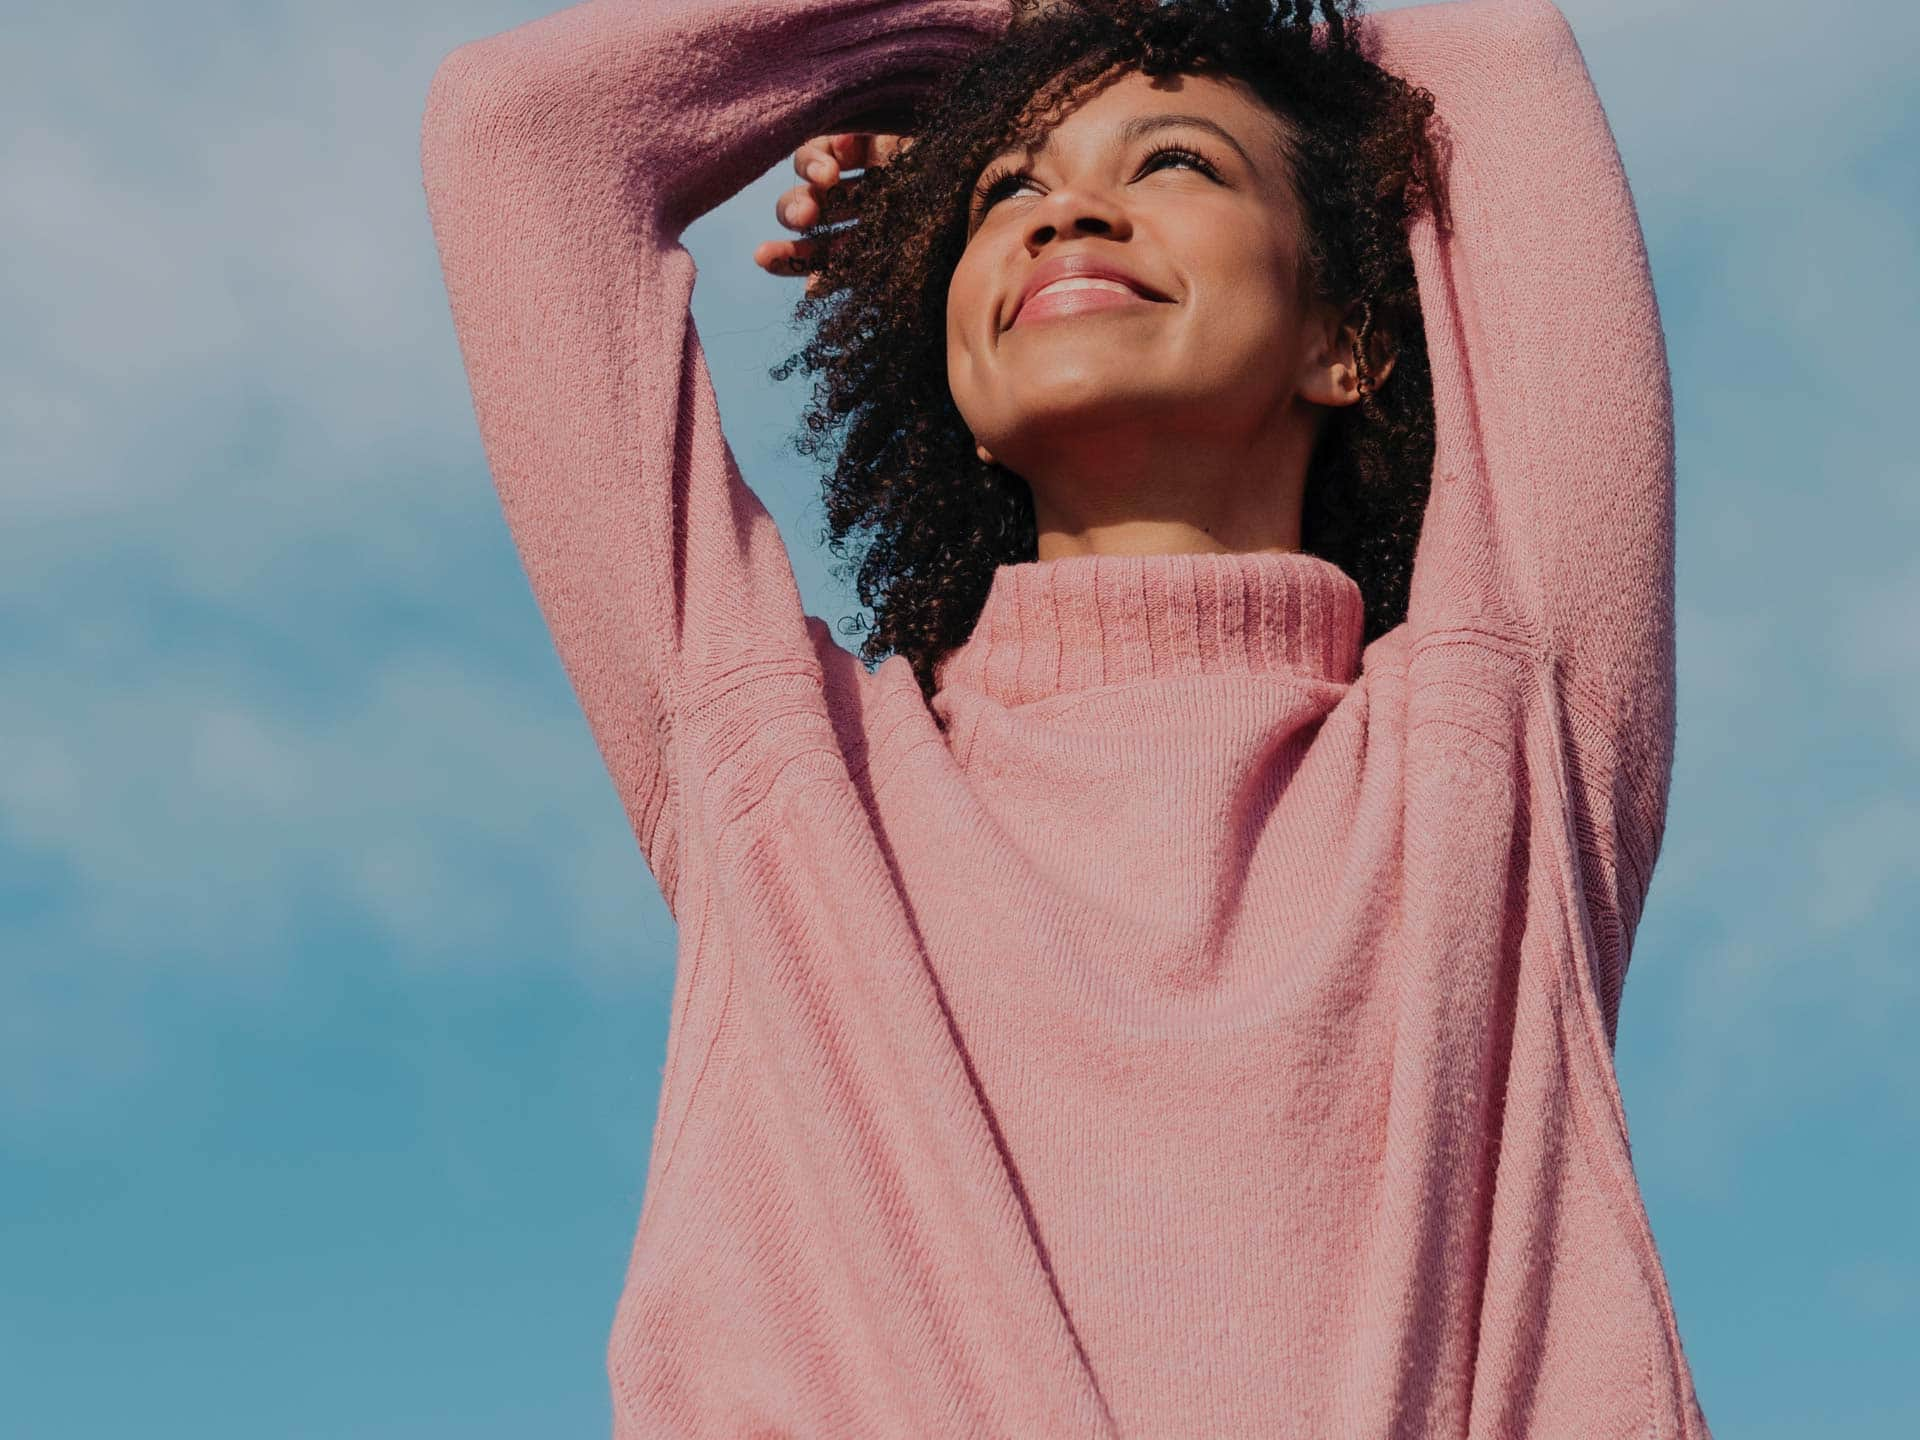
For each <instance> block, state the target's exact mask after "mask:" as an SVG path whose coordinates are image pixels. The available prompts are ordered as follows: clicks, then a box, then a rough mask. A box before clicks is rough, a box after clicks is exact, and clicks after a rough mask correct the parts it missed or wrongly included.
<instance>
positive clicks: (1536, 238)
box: [1373, 0, 1674, 1033]
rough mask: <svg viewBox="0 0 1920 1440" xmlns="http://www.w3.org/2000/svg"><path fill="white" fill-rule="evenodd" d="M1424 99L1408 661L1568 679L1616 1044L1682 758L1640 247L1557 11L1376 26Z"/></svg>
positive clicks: (1667, 464) (1665, 485)
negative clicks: (1429, 101) (1422, 320)
mask: <svg viewBox="0 0 1920 1440" xmlns="http://www.w3.org/2000/svg"><path fill="white" fill-rule="evenodd" d="M1373 23H1374V25H1375V27H1376V44H1377V46H1378V52H1377V54H1376V56H1375V58H1376V60H1377V61H1378V63H1379V64H1381V65H1382V66H1383V67H1384V68H1386V69H1387V70H1390V71H1392V72H1393V73H1395V74H1398V75H1400V76H1402V77H1403V78H1405V79H1406V80H1408V81H1409V82H1410V83H1412V84H1414V85H1418V86H1424V87H1425V88H1426V89H1428V90H1429V91H1431V92H1432V94H1433V96H1434V101H1435V108H1436V110H1437V112H1438V115H1439V118H1440V121H1441V128H1440V133H1441V152H1442V153H1441V157H1440V165H1441V170H1442V172H1443V177H1444V180H1445V187H1446V190H1447V192H1448V194H1447V199H1448V204H1449V212H1450V221H1451V228H1450V229H1448V230H1446V231H1444V233H1439V234H1436V231H1435V230H1434V229H1433V227H1428V228H1427V229H1426V231H1425V232H1424V235H1423V234H1421V233H1419V232H1417V233H1416V237H1415V241H1416V251H1415V260H1416V268H1417V269H1418V270H1419V271H1420V272H1421V276H1420V280H1421V301H1422V309H1423V310H1424V312H1425V316H1426V325H1427V338H1428V349H1429V353H1430V355H1431V357H1432V359H1433V362H1434V363H1433V371H1434V405H1435V412H1436V419H1437V421H1438V429H1439V434H1438V445H1437V453H1436V456H1435V464H1434V482H1433V491H1432V495H1431V497H1430V500H1429V503H1428V510H1427V519H1426V523H1425V526H1424V528H1423V530H1422V533H1421V539H1420V547H1419V553H1418V555H1417V557H1416V560H1415V565H1414V580H1413V594H1412V599H1411V602H1410V607H1409V619H1410V620H1411V622H1412V629H1413V631H1414V634H1415V639H1416V643H1418V640H1419V638H1420V637H1422V636H1425V635H1435V636H1441V635H1444V634H1445V632H1449V631H1451V632H1454V633H1455V634H1456V635H1460V636H1463V637H1465V638H1471V637H1475V636H1488V637H1492V638H1493V639H1494V640H1495V641H1496V643H1500V642H1505V643H1512V644H1517V645H1519V646H1520V647H1521V648H1522V649H1524V650H1525V651H1528V652H1530V653H1532V654H1533V655H1535V656H1536V657H1538V658H1541V659H1543V660H1545V661H1546V662H1547V664H1548V666H1549V668H1550V672H1551V673H1552V674H1553V675H1554V677H1555V688H1556V690H1557V694H1558V699H1557V704H1558V708H1559V710H1560V713H1561V723H1562V727H1563V738H1564V746H1563V754H1564V755H1565V762H1566V767H1567V779H1568V784H1567V789H1568V790H1569V791H1570V792H1571V794H1570V801H1571V808H1572V810H1573V812H1574V814H1573V824H1574V830H1575V833H1576V838H1577V841H1578V845H1579V849H1580V855H1579V863H1580V865H1581V869H1582V872H1583V874H1582V880H1583V888H1584V890H1585V892H1586V895H1585V900H1586V907H1587V911H1588V916H1589V919H1590V920H1591V922H1592V925H1593V929H1594V938H1595V943H1596V949H1597V950H1598V952H1599V969H1600V974H1599V975H1598V976H1597V977H1596V981H1597V984H1598V987H1599V989H1600V992H1601V993H1600V999H1601V1003H1602V1007H1603V1010H1604V1013H1605V1015H1606V1019H1607V1025H1608V1029H1609V1033H1611V1031H1612V1028H1613V1025H1614V1021H1615V1017H1616V1014H1617V1007H1618V1003H1619V992H1620V986H1621V982H1622V979H1623V976H1624V972H1625V968H1626V955H1627V951H1628V948H1629V946H1630V943H1631V937H1632V935H1633V931H1634V928H1635V926H1636V924H1637V922H1638V919H1639V914H1640V910H1641V906H1642V903H1643V901H1644V898H1645V894H1646V890H1647V886H1648V883H1649V881H1650V879H1651V876H1652V870H1653V863H1654V859H1655V856H1656V854H1657V852H1658V850H1659V846H1660V840H1661V835H1662V831H1663V829H1664V825H1665V816H1666V802H1667V788H1668V782H1669V776H1670V770H1671V763H1672V753H1673V737H1674V629H1673V594H1674V566H1673V548H1674V496H1673V480H1674V451H1673V406H1672V394H1671V389H1670V380H1669V375H1668V369H1667V358H1666V349H1665V341H1664V338H1663V336H1662V334H1661V327H1660V316H1659V311H1658V308H1657V306H1656V303H1655V299H1654V292H1653V282H1652V276H1651V274H1650V271H1649V267H1648V263H1647V253H1646V243H1645V239H1644V237H1643V235H1642V233H1641V229H1640V223H1639V219H1638V216H1637V214H1636V211H1635V208H1634V203H1633V199H1632V196H1631V194H1630V192H1629V190H1628V188H1627V180H1626V175H1625V172H1624V169H1623V167H1622V164H1621V160H1620V154H1619V150H1618V148H1617V147H1616V145H1615V142H1614V139H1613V135H1612V132H1611V129H1610V128H1609V126H1608V123H1607V119H1606V116H1605V114H1604V112H1603V111H1602V109H1601V105H1600V99H1599V96H1598V95H1597V94H1596V92H1595V90H1594V86H1593V82H1592V80H1591V78H1590V77H1589V74H1588V72H1587V67H1586V63H1585V61H1584V59H1583V58H1582V56H1581V53H1580V48H1579V46H1578V44H1577V43H1576V42H1575V40H1574V36H1573V32H1572V30H1571V29H1570V28H1569V26H1568V24H1567V21H1566V19H1565V17H1564V16H1563V15H1562V14H1561V13H1560V11H1559V10H1558V9H1557V8H1555V6H1554V5H1553V4H1552V3H1550V0H1465V3H1460V4H1446V5H1424V6H1419V7H1415V8H1412V9H1406V10H1398V11H1393V12H1391V13H1387V14H1384V15H1380V16H1377V17H1373Z"/></svg>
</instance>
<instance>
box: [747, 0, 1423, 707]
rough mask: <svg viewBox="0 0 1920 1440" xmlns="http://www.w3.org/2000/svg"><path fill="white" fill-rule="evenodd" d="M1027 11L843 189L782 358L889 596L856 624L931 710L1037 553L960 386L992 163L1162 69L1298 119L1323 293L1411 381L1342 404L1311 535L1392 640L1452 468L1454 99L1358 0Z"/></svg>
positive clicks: (1020, 506) (1043, 3) (1310, 489)
mask: <svg viewBox="0 0 1920 1440" xmlns="http://www.w3.org/2000/svg"><path fill="white" fill-rule="evenodd" d="M1014 4H1015V14H1014V18H1013V23H1012V24H1011V25H1010V26H1009V28H1008V30H1007V32H1006V34H1005V35H1004V36H1003V37H1001V38H1000V39H999V40H998V41H996V42H995V43H993V44H992V45H990V46H988V47H986V48H984V49H982V50H980V51H977V52H975V53H974V54H973V55H972V56H971V57H970V59H969V60H968V61H967V62H966V63H965V64H964V65H963V66H961V67H960V68H959V69H958V70H957V71H955V72H954V73H952V74H950V75H949V76H948V77H947V78H946V81H945V83H944V85H943V86H942V88H941V89H940V90H939V91H938V92H937V93H933V94H926V95H922V96H921V97H919V98H918V99H916V100H913V101H909V102H905V103H904V104H903V106H902V107H901V108H900V109H899V110H898V111H897V114H896V117H895V121H894V133H898V134H901V135H903V136H907V137H910V140H911V143H910V144H908V145H906V146H905V147H903V148H902V149H900V150H899V151H898V153H897V154H895V155H894V156H893V157H892V158H891V159H890V160H889V161H888V162H887V163H886V164H885V165H873V166H869V167H868V169H867V170H866V171H865V172H864V173H863V174H862V175H861V177H860V179H859V183H858V186H857V188H856V187H851V186H848V185H847V183H846V182H845V181H842V182H841V184H840V185H839V186H836V188H835V194H833V195H830V196H829V203H828V205H827V206H826V207H824V213H823V215H822V218H821V220H820V221H819V223H817V224H816V225H814V226H813V227H811V228H810V229H809V230H808V231H807V232H806V234H807V238H809V239H812V240H815V241H816V242H818V243H816V244H815V246H814V249H813V253H812V255H811V257H810V258H809V259H808V260H807V261H806V262H804V268H805V270H806V271H807V272H808V273H813V274H816V275H817V276H819V279H818V280H817V281H816V282H815V283H814V285H813V287H812V288H810V290H809V292H808V294H807V295H806V296H805V297H803V298H802V299H801V301H800V302H799V306H798V308H797V310H796V312H795V319H796V321H797V322H799V323H800V324H802V325H804V324H807V323H809V322H811V323H812V324H813V326H814V329H813V332H812V337H811V338H810V339H809V340H808V341H807V343H806V344H805V345H804V346H803V347H802V348H801V349H800V350H799V351H797V352H795V353H794V354H793V355H790V356H789V357H788V358H787V359H786V360H785V361H783V362H782V363H781V364H779V365H776V366H775V367H774V368H773V370H772V371H771V373H772V375H773V378H775V379H776V380H784V379H786V378H787V377H788V376H789V375H790V374H792V372H793V370H794V369H795V367H796V366H803V367H804V368H805V369H806V370H807V371H808V372H809V373H810V374H813V375H815V376H816V379H815V383H814V391H813V396H812V399H811V401H810V403H809V405H808V407H807V409H806V411H805V413H804V415H803V419H802V428H801V430H800V431H799V432H798V433H797V434H796V435H795V437H794V445H795V447H796V448H797V449H798V450H799V451H800V452H801V453H802V454H805V455H808V456H810V457H814V458H816V459H819V458H822V457H823V456H825V457H826V458H828V459H829V460H830V462H831V466H832V473H831V475H830V476H829V478H828V480H827V482H826V488H825V501H826V516H827V525H826V529H825V530H824V531H823V533H822V535H821V540H822V542H823V543H824V544H826V545H827V547H828V548H829V549H830V550H831V551H832V552H833V553H834V554H835V555H836V556H838V557H839V558H840V560H841V562H842V563H841V564H840V565H838V566H836V567H834V574H835V575H836V576H837V577H838V578H840V579H842V580H843V581H844V580H845V579H847V578H848V576H849V573H852V575H853V577H854V580H855V584H856V589H857V594H858V596H859V599H860V603H861V604H862V605H864V606H867V607H869V608H870V609H871V610H872V612H873V620H872V622H871V624H868V625H862V624H861V623H860V621H859V619H858V618H857V617H855V618H851V619H849V620H846V621H843V622H842V626H841V628H842V631H843V633H849V634H859V633H861V632H862V631H865V632H867V634H866V640H865V642H864V644H863V645H862V648H861V651H860V655H861V658H862V659H863V660H864V661H866V662H867V663H868V664H869V665H872V664H877V663H878V662H879V661H881V660H883V659H885V658H887V657H888V656H890V655H895V654H898V655H904V656H905V657H906V658H907V660H908V661H909V662H910V663H911V665H912V667H913V671H914V674H915V676H916V678H917V679H918V681H919V684H920V688H921V691H922V693H923V694H924V695H925V696H926V697H927V699H928V700H929V701H931V699H932V697H933V695H934V693H935V691H936V689H937V683H936V680H935V674H934V671H935V666H936V665H937V664H938V663H939V661H940V659H941V658H942V657H943V656H944V655H946V654H947V653H948V652H950V651H951V650H953V649H954V648H956V647H957V646H959V645H961V644H962V643H964V642H965V641H966V639H967V637H968V635H969V634H970V633H971V631H972V629H973V625H974V622H975V621H976V620H977V619H978V618H979V615H980V610H981V607H982V606H983V605H984V604H985V602H986V597H987V592H988V590H989V589H990V588H991V586H992V583H993V574H994V571H995V569H996V568H997V567H998V566H1000V565H1003V564H1013V563H1020V562H1024V561H1031V560H1033V559H1034V558H1035V556H1036V545H1037V534H1036V529H1035V522H1034V510H1033V497H1032V493H1031V492H1030V490H1029V489H1028V487H1027V484H1026V482H1025V481H1024V480H1022V479H1021V478H1020V477H1019V476H1018V475H1016V474H1014V473H1013V472H1012V471H1010V470H1008V469H1006V468H1005V467H1004V466H1001V465H998V464H993V463H988V462H985V461H982V460H980V459H979V458H978V456H977V455H976V454H975V451H974V440H973V436H972V433H971V431H970V430H969V429H968V426H967V424H966V421H965V420H964V419H963V418H962V416H961V414H960V411H959V409H958V407H957V406H956V405H955V403H954V400H953V395H952V393H951V391H950V389H949V387H948V383H947V356H946V339H945V337H946V293H947V288H948V284H949V281H950V279H951V277H952V275H953V272H954V268H955V266H956V265H957V264H958V262H959V259H960V256H961V253H962V252H963V251H964V249H965V248H966V243H967V230H968V210H969V204H970V200H971V191H972V187H973V183H974V181H975V179H976V178H977V177H978V175H979V173H980V171H981V169H982V167H983V166H984V165H985V164H986V163H987V162H988V161H989V160H990V159H992V158H993V157H994V156H995V155H996V154H999V153H1001V152H1002V151H1003V150H1004V149H1006V148H1008V147H1009V146H1016V147H1017V146H1020V145H1024V144H1032V143H1035V142H1037V141H1038V140H1039V139H1040V138H1041V137H1042V136H1043V135H1044V134H1045V133H1046V132H1047V130H1049V129H1050V128H1051V127H1052V126H1053V125H1054V124H1056V123H1058V120H1059V119H1060V118H1063V117H1064V115H1065V114H1066V113H1068V112H1069V111H1071V109H1072V108H1073V107H1074V105H1075V104H1077V103H1078V102H1079V101H1080V100H1081V99H1082V98H1084V97H1085V95H1087V94H1088V93H1090V92H1091V91H1092V90H1093V89H1095V88H1097V87H1099V86H1100V85H1102V84H1104V83H1108V82H1110V81H1111V80H1112V79H1113V78H1116V77H1118V76H1119V75H1122V74H1125V73H1127V72H1129V71H1139V72H1142V73H1144V74H1147V75H1149V76H1158V75H1163V74H1167V73H1177V74H1185V75H1207V74H1211V75H1217V76H1221V77H1223V78H1235V79H1239V80H1241V81H1244V82H1245V83H1246V84H1247V85H1248V86H1250V87H1251V88H1252V89H1253V90H1254V92H1255V93H1256V94H1257V95H1258V96H1259V97H1260V99H1261V100H1262V101H1263V102H1265V103H1266V104H1267V105H1268V106H1269V107H1270V108H1271V109H1272V110H1273V111H1274V112H1275V114H1276V115H1277V116H1278V117H1279V119H1280V121H1281V127H1282V132H1283V134H1284V135H1285V136H1286V137H1287V139H1288V141H1289V149H1290V152H1291V153H1290V155H1289V159H1290V162H1291V168H1292V176H1293V182H1294V187H1295V191H1296V194H1297V196H1298V199H1299V202H1300V206H1301V212H1302V215H1303V218H1304V221H1305V228H1306V232H1307V243H1306V246H1305V264H1304V266H1303V273H1302V276H1301V287H1302V290H1303V292H1304V293H1305V294H1306V295H1308V296H1312V297H1317V298H1319V299H1322V300H1327V301H1331V302H1333V303H1335V304H1337V305H1339V306H1341V307H1342V308H1343V309H1346V310H1347V311H1348V313H1354V311H1353V308H1352V307H1358V309H1357V313H1358V315H1359V317H1360V319H1359V320H1358V322H1357V328H1358V329H1359V331H1360V334H1359V335H1358V337H1357V339H1356V350H1357V352H1358V353H1357V355H1356V361H1357V365H1358V368H1359V369H1360V372H1361V374H1362V375H1363V376H1364V375H1366V374H1367V373H1369V372H1368V359H1369V357H1377V356H1378V355H1379V354H1380V353H1381V346H1382V345H1383V344H1384V346H1385V347H1386V351H1387V353H1391V354H1392V355H1393V356H1394V368H1393V371H1392V373H1391V375H1390V376H1389V377H1388V379H1389V380H1390V382H1391V383H1387V384H1383V385H1381V386H1379V387H1378V388H1377V389H1375V390H1374V391H1373V393H1371V394H1369V395H1367V396H1365V398H1363V399H1361V400H1360V401H1359V402H1358V403H1357V404H1354V405H1350V406H1345V407H1335V408H1334V411H1333V413H1332V414H1330V415H1329V416H1328V417H1327V421H1326V424H1325V425H1324V427H1323V429H1322V431H1321V434H1320V437H1319V439H1318V441H1317V442H1316V444H1315V448H1314V453H1313V455H1312V457H1311V460H1310V461H1309V464H1308V469H1307V477H1306V490H1305V495H1304V498H1303V502H1302V507H1303V508H1302V515H1301V548H1302V549H1303V550H1305V551H1307V552H1308V553H1311V554H1314V555H1318V556H1320V557H1322V558H1323V559H1326V560H1329V561H1331V562H1333V563H1334V564H1336V565H1338V566H1340V567H1341V568H1342V569H1343V570H1344V571H1346V572H1347V574H1349V575H1350V576H1352V577H1353V579H1354V581H1355V583H1356V584H1357V585H1358V586H1359V589H1360V593H1361V596H1362V599H1363V602H1364V607H1365V627H1364V636H1365V640H1367V641H1371V640H1373V639H1374V638H1376V637H1377V636H1379V635H1381V634H1384V633H1385V632H1386V631H1388V630H1390V629H1392V628H1393V627H1394V626H1395V625H1397V624H1399V623H1400V621H1402V620H1403V619H1405V617H1406V608H1407V595H1408V589H1409V586H1410V583H1411V580H1412V574H1413V556H1414V547H1415V545H1416V543H1417V541H1418V539H1419V533H1420V526H1421V522H1422V519H1423V516H1424V514H1425V510H1426V503H1427V494H1428V489H1429V485H1430V482H1431V477H1432V468H1433V452H1434V418H1433V378H1432V371H1431V368H1430V366H1429V364H1428V360H1427V350H1426V337H1425V333H1424V329H1423V320H1422V316H1421V311H1420V302H1419V293H1418V289H1417V287H1416V284H1415V280H1414V270H1413V259H1412V255H1411V252H1410V250H1409V248H1408V242H1407V231H1408V227H1409V225H1410V224H1411V222H1412V221H1413V219H1414V218H1415V217H1416V216H1418V215H1419V214H1421V213H1423V212H1424V211H1425V209H1426V208H1427V207H1428V206H1433V207H1435V209H1436V210H1439V211H1441V212H1443V211H1444V199H1443V197H1442V196H1441V194H1440V193H1439V190H1438V187H1437V185H1436V184H1435V183H1434V182H1435V177H1436V176H1437V175H1438V173H1439V171H1438V167H1437V165H1436V164H1435V163H1434V160H1433V150H1432V146H1431V140H1430V136H1429V133H1428V132H1429V127H1428V121H1429V119H1430V117H1431V116H1432V114H1433V109H1434V101H1433V96H1432V95H1431V94H1430V93H1429V92H1427V91H1426V90H1423V89H1418V88H1415V87H1412V86H1409V85H1408V84H1407V83H1406V82H1405V81H1404V80H1402V79H1400V78H1399V77H1397V76H1394V75H1391V74H1389V73H1388V72H1386V71H1384V70H1382V69H1380V68H1379V67H1378V66H1377V65H1375V64H1374V63H1372V61H1370V60H1369V59H1367V58H1366V57H1365V55H1364V53H1363V51H1364V50H1365V48H1366V37H1365V35H1364V34H1363V31H1362V24H1363V20H1362V17H1361V16H1360V15H1359V14H1358V13H1357V9H1358V0H1319V8H1320V10H1321V11H1322V12H1323V13H1324V16H1325V21H1324V24H1323V25H1322V24H1316V22H1315V19H1314V11H1315V0H1292V3H1289V0H1038V3H1036V0H1014ZM871 128H876V129H877V128H879V127H878V126H874V127H871ZM836 202H837V203H836ZM849 216H851V217H852V218H853V221H854V223H851V224H846V223H842V222H844V221H845V220H846V219H847V218H848V217H849ZM856 535H857V536H858V540H857V542H856V543H857V544H858V554H857V558H849V553H848V551H849V537H850V536H856Z"/></svg>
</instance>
